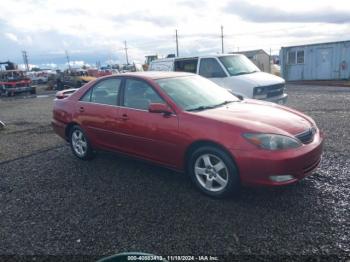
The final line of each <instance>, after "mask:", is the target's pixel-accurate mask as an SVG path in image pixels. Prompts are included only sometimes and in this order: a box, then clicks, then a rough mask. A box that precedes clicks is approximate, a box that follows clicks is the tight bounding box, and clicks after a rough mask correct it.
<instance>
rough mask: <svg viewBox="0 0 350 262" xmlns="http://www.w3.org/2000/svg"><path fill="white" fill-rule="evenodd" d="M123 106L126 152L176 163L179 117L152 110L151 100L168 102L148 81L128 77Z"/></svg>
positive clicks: (123, 141) (122, 143)
mask: <svg viewBox="0 0 350 262" xmlns="http://www.w3.org/2000/svg"><path fill="white" fill-rule="evenodd" d="M122 93H123V95H122V98H123V99H122V107H121V109H120V112H119V113H120V115H119V116H120V124H119V134H120V135H121V136H122V137H123V138H122V139H120V140H119V142H120V143H121V144H120V145H121V147H122V148H123V151H126V152H127V153H131V154H133V155H138V156H141V157H143V158H147V159H150V160H153V161H157V162H160V163H163V164H166V165H171V166H174V165H175V163H176V161H175V158H174V157H173V156H172V154H174V152H176V148H177V145H176V140H177V136H178V118H177V116H176V115H175V114H172V115H168V116H165V115H164V114H161V113H150V112H149V111H148V106H149V104H150V103H166V102H165V101H164V100H163V99H162V98H161V97H160V95H159V94H158V93H157V92H156V91H155V89H154V88H153V87H152V86H151V85H150V84H149V83H147V82H145V81H143V80H140V79H134V78H127V79H126V80H125V84H124V86H123V92H122Z"/></svg>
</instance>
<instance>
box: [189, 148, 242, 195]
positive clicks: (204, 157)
mask: <svg viewBox="0 0 350 262" xmlns="http://www.w3.org/2000/svg"><path fill="white" fill-rule="evenodd" d="M187 170H188V173H189V175H190V176H191V179H192V182H193V183H194V184H195V185H196V187H197V188H198V189H199V190H200V191H201V192H203V193H204V194H206V195H208V196H211V197H214V198H224V197H228V196H230V195H233V194H237V193H238V192H239V188H240V179H239V175H238V169H237V167H236V165H235V163H234V161H233V160H232V158H231V157H230V156H229V155H228V154H227V153H226V152H225V151H224V150H222V149H220V148H218V147H215V146H203V147H199V148H197V149H195V150H194V151H193V152H192V154H191V155H190V157H189V159H188V162H187Z"/></svg>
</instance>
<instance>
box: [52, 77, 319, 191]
mask: <svg viewBox="0 0 350 262" xmlns="http://www.w3.org/2000/svg"><path fill="white" fill-rule="evenodd" d="M70 92H71V91H70ZM52 125H53V128H54V130H55V132H56V133H57V134H58V135H60V136H61V137H62V138H64V139H66V140H67V141H69V143H70V145H71V148H72V151H73V153H74V155H75V156H77V157H78V158H80V159H82V160H87V159H91V158H92V157H93V155H94V152H95V151H96V150H110V151H115V152H121V153H124V154H127V155H130V156H134V157H137V158H141V159H145V160H148V161H152V162H155V163H158V164H160V165H163V166H167V167H169V168H172V169H176V170H180V171H186V172H187V173H188V174H189V175H190V177H191V179H192V180H193V182H194V184H195V185H196V186H197V187H198V188H199V189H200V190H201V191H203V192H204V193H206V194H208V195H210V196H213V197H224V196H227V195H229V194H230V193H233V192H237V190H238V188H239V186H240V185H241V184H246V185H267V186H280V185H287V184H291V183H294V182H296V181H297V180H300V179H302V178H303V177H305V176H307V175H309V174H311V173H312V171H314V170H315V169H316V168H317V166H318V165H319V163H320V160H321V154H322V145H323V134H322V132H320V131H319V129H318V128H317V126H316V124H315V122H314V121H313V120H312V119H311V118H310V117H308V116H306V115H304V114H302V113H300V112H298V111H295V110H293V109H290V108H288V107H284V106H280V105H277V104H272V103H268V102H262V101H257V100H248V99H247V100H240V99H238V98H237V97H235V96H234V95H232V94H231V93H229V92H228V91H227V90H226V89H223V88H221V87H219V86H217V85H216V84H214V83H213V82H211V81H209V80H207V79H205V78H202V77H200V76H198V75H193V74H188V73H174V72H145V73H133V74H131V73H130V74H121V75H115V76H107V77H103V78H99V79H97V80H95V81H93V82H90V83H88V84H86V85H85V86H84V87H82V88H80V89H79V90H77V91H76V92H74V93H73V94H71V95H69V96H65V95H62V94H59V95H58V98H57V99H56V100H55V103H54V110H53V120H52Z"/></svg>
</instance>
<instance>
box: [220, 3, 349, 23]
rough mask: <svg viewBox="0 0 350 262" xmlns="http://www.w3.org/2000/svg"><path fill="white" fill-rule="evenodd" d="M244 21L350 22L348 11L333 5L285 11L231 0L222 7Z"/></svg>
mask: <svg viewBox="0 0 350 262" xmlns="http://www.w3.org/2000/svg"><path fill="white" fill-rule="evenodd" d="M223 11H224V12H226V13H229V14H234V15H237V16H239V17H241V18H242V19H244V20H246V21H250V22H256V23H274V22H278V23H287V22H288V23H330V24H344V23H349V22H350V11H343V10H336V9H334V8H333V7H330V6H329V7H319V8H315V9H313V10H309V11H300V10H294V11H286V10H282V9H278V8H275V7H267V6H262V5H255V4H251V3H250V2H247V1H240V0H238V1H231V2H230V3H228V4H227V6H226V7H225V8H224V9H223Z"/></svg>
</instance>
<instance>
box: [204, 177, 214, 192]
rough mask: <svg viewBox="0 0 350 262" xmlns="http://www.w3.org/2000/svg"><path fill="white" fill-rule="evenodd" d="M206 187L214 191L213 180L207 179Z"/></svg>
mask: <svg viewBox="0 0 350 262" xmlns="http://www.w3.org/2000/svg"><path fill="white" fill-rule="evenodd" d="M205 187H206V188H207V189H209V190H210V189H212V188H213V180H211V179H208V178H207V181H205Z"/></svg>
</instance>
